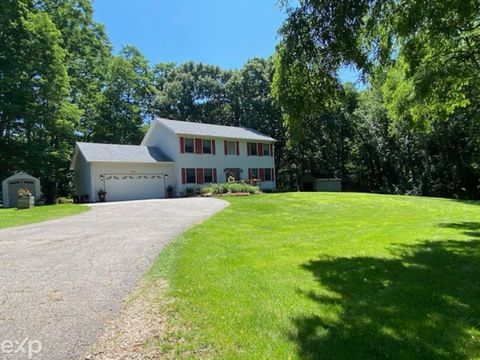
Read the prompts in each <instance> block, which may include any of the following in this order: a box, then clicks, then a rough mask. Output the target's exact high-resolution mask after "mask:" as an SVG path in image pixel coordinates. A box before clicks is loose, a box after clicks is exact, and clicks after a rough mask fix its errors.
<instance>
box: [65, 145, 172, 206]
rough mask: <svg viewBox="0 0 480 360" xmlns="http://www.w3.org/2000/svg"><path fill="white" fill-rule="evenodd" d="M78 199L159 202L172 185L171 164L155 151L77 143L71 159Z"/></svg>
mask: <svg viewBox="0 0 480 360" xmlns="http://www.w3.org/2000/svg"><path fill="white" fill-rule="evenodd" d="M71 168H72V170H74V185H75V189H76V192H77V195H78V196H80V195H84V197H85V195H88V198H89V200H90V201H94V202H96V201H99V200H100V198H99V195H98V193H99V191H105V192H106V196H105V198H106V201H123V200H137V199H160V198H164V197H165V189H166V188H167V187H168V186H169V185H172V186H173V185H174V180H173V176H174V162H173V161H172V160H171V159H169V158H168V157H167V156H166V155H165V154H163V153H162V152H161V151H160V150H159V149H158V148H156V147H147V146H136V145H110V144H93V143H77V147H76V149H75V154H74V157H73V159H72V166H71Z"/></svg>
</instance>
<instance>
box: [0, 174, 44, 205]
mask: <svg viewBox="0 0 480 360" xmlns="http://www.w3.org/2000/svg"><path fill="white" fill-rule="evenodd" d="M21 188H25V189H28V190H29V191H30V192H31V193H32V195H33V196H35V201H37V200H38V199H40V197H41V196H42V193H41V191H40V180H39V179H37V178H36V177H33V176H31V175H28V174H27V173H25V172H22V171H21V172H18V173H16V174H14V175H12V176H10V177H8V178H6V179H5V180H3V181H2V192H3V207H6V208H7V207H15V206H17V199H18V193H17V192H18V190H19V189H21Z"/></svg>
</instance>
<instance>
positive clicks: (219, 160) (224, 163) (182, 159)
mask: <svg viewBox="0 0 480 360" xmlns="http://www.w3.org/2000/svg"><path fill="white" fill-rule="evenodd" d="M187 137H188V136H187ZM202 139H208V138H206V137H204V138H202ZM212 139H213V138H212ZM214 140H215V148H216V154H215V155H213V154H186V153H183V154H181V153H179V154H178V155H179V157H178V161H177V166H176V170H175V171H176V176H177V178H178V188H179V189H182V191H185V189H186V188H187V187H195V186H196V185H194V184H186V185H183V184H182V168H216V169H217V182H219V183H223V182H226V181H227V179H226V176H225V172H224V169H227V168H239V169H242V172H241V174H240V177H241V178H242V179H244V180H247V179H248V169H249V168H266V169H270V168H275V161H274V157H273V156H248V152H247V141H246V140H241V141H239V147H240V155H225V152H224V140H227V139H223V138H215V139H214ZM228 140H230V139H228ZM248 142H250V141H248ZM264 144H267V145H266V146H269V145H268V143H266V142H265V143H264ZM176 147H177V148H178V149H180V136H178V139H177V146H176ZM198 186H201V185H198ZM262 188H263V189H274V188H275V182H274V181H264V182H262Z"/></svg>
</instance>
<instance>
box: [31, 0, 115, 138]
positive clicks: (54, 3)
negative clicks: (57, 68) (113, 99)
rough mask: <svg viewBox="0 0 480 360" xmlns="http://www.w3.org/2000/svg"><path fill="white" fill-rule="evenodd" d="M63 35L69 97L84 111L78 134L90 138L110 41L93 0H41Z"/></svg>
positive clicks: (98, 107)
mask: <svg viewBox="0 0 480 360" xmlns="http://www.w3.org/2000/svg"><path fill="white" fill-rule="evenodd" d="M36 3H37V6H38V7H39V8H41V9H43V10H44V11H45V12H46V13H48V14H49V15H50V17H51V19H52V21H53V22H54V24H55V26H56V28H57V29H58V30H59V31H60V33H61V35H62V47H63V48H64V49H65V50H66V55H65V64H66V67H67V72H68V76H69V79H70V93H69V94H70V99H71V101H72V102H73V103H74V104H75V105H76V106H77V107H78V108H79V109H81V111H82V114H81V117H80V124H79V127H78V129H77V136H80V140H82V141H90V140H91V137H92V133H93V128H94V126H95V123H96V122H97V121H98V120H99V118H100V116H101V115H100V106H101V104H102V101H103V92H102V90H103V88H104V86H105V82H106V74H107V66H108V62H109V61H110V57H111V45H110V41H109V39H108V37H107V35H106V32H105V28H104V26H103V25H102V24H99V23H98V22H96V21H95V20H94V19H93V6H92V2H91V0H38V1H37V2H36Z"/></svg>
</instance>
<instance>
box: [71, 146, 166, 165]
mask: <svg viewBox="0 0 480 360" xmlns="http://www.w3.org/2000/svg"><path fill="white" fill-rule="evenodd" d="M77 146H78V148H79V150H80V152H81V153H82V154H83V156H84V157H85V159H86V160H87V161H125V162H142V163H155V162H171V161H172V159H170V158H169V157H168V156H166V155H165V154H164V153H163V152H162V151H161V150H160V149H159V148H157V147H155V146H139V145H116V144H97V143H83V142H77Z"/></svg>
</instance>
